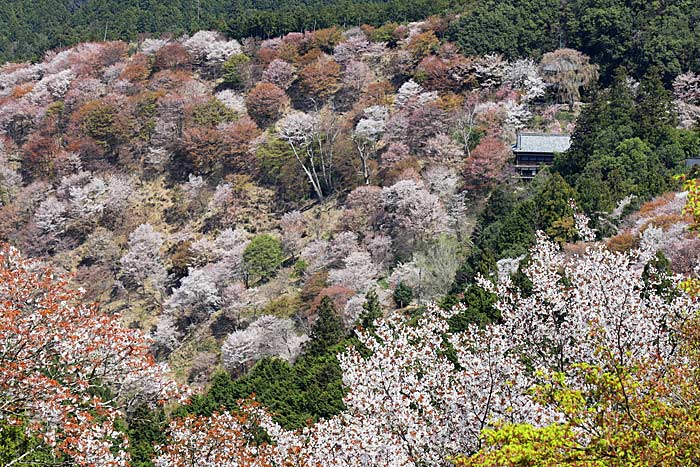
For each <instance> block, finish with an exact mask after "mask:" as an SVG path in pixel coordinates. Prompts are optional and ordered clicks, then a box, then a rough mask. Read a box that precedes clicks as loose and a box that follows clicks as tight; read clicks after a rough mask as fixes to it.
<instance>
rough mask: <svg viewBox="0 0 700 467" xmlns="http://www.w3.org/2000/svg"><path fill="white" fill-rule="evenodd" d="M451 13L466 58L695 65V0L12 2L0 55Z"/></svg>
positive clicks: (0, 26)
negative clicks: (581, 56)
mask: <svg viewBox="0 0 700 467" xmlns="http://www.w3.org/2000/svg"><path fill="white" fill-rule="evenodd" d="M446 13H450V14H453V15H456V18H455V20H454V21H453V22H452V24H451V25H450V27H449V30H448V31H447V37H448V38H449V39H450V40H452V41H454V42H455V43H456V44H458V45H459V46H460V48H461V49H462V51H463V52H464V53H466V54H479V55H480V54H485V53H494V52H497V53H502V54H504V55H506V56H507V57H509V58H512V57H520V56H524V55H533V56H535V57H538V56H541V55H542V54H543V53H545V52H550V51H552V50H554V49H557V48H561V47H571V48H574V49H577V50H580V51H582V52H584V53H586V54H587V55H589V56H590V57H591V58H592V60H593V62H594V63H597V64H599V65H600V67H601V75H602V77H603V82H604V83H605V84H608V83H610V82H611V81H612V76H613V72H614V70H615V69H616V68H617V67H619V66H625V67H626V68H627V69H628V71H629V73H630V74H631V75H633V76H635V77H637V78H640V77H641V76H642V75H643V74H644V73H646V72H647V70H648V69H649V68H650V67H652V66H656V67H659V68H660V69H661V72H662V75H663V78H664V80H665V81H666V82H667V83H669V82H670V80H671V79H672V78H673V77H674V76H675V75H677V74H679V73H681V72H684V71H689V70H692V71H698V68H699V67H700V5H698V3H697V2H695V1H693V0H669V1H664V2H646V1H632V0H565V1H562V0H485V1H474V0H432V1H431V0H312V1H301V0H280V1H270V0H267V1H264V0H247V1H243V0H196V1H194V0H187V1H183V0H175V1H160V0H149V1H142V0H123V1H121V0H120V1H114V0H82V1H73V0H40V1H28V0H19V1H13V2H3V4H2V5H0V60H13V61H17V60H35V59H37V58H39V57H41V55H42V54H43V53H44V52H45V51H46V50H48V49H54V48H57V47H65V46H69V45H73V44H75V43H77V42H80V41H91V40H103V39H108V40H134V39H136V38H137V37H138V36H139V35H141V34H151V35H156V36H158V35H161V34H163V33H169V34H173V35H180V34H183V33H190V34H191V33H193V32H196V31H198V30H200V29H215V30H219V31H222V32H224V33H226V34H227V35H229V36H230V37H234V38H237V39H242V38H245V37H260V38H269V37H273V36H277V35H281V34H286V33H288V32H292V31H308V30H315V29H321V28H326V27H329V26H333V25H338V26H342V27H350V26H352V25H356V26H357V25H360V24H363V23H365V24H371V25H374V26H380V25H381V24H384V23H388V22H399V23H401V22H406V21H414V20H419V19H422V18H425V17H427V16H429V15H432V14H446Z"/></svg>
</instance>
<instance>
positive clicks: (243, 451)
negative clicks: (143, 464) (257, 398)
mask: <svg viewBox="0 0 700 467" xmlns="http://www.w3.org/2000/svg"><path fill="white" fill-rule="evenodd" d="M253 426H254V423H252V421H251V420H250V418H249V415H248V414H240V415H234V414H232V413H230V412H223V413H216V414H214V415H212V416H211V417H201V416H197V415H190V416H188V417H185V418H179V419H176V420H174V421H172V422H171V423H170V425H169V427H168V440H167V442H166V443H165V444H163V445H159V446H157V447H156V454H157V457H156V458H155V459H154V461H153V464H154V465H155V466H156V467H191V466H194V465H197V466H202V467H272V466H273V465H274V464H273V463H272V462H271V459H270V452H271V451H272V449H273V448H272V447H271V446H269V445H263V446H258V445H256V444H255V442H254V440H253V436H252V434H251V428H252V427H253Z"/></svg>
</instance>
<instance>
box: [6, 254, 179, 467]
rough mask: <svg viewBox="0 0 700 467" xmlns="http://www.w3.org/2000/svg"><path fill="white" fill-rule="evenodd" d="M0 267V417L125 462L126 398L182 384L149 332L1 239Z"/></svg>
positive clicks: (169, 391) (68, 450) (99, 458)
mask: <svg viewBox="0 0 700 467" xmlns="http://www.w3.org/2000/svg"><path fill="white" fill-rule="evenodd" d="M0 276H1V277H3V278H4V280H3V281H1V283H0V313H2V316H3V320H2V323H1V324H0V343H1V344H0V398H2V401H3V403H2V404H0V420H2V421H3V422H5V423H12V424H21V425H24V426H25V427H26V428H27V429H28V430H30V431H31V432H33V433H36V434H38V435H39V436H40V437H41V438H42V439H43V440H44V441H45V443H46V445H47V446H49V447H50V448H52V449H55V450H56V451H57V452H58V453H62V454H64V455H67V456H69V458H70V459H71V460H72V462H73V463H75V464H76V465H80V466H93V465H103V466H114V467H117V466H123V465H125V464H126V462H127V461H128V454H127V453H126V452H125V451H124V446H125V442H126V440H125V438H124V434H123V433H120V432H118V431H116V429H115V426H114V422H115V421H116V420H117V418H119V417H122V416H123V415H124V410H128V409H129V407H131V406H132V405H133V404H140V403H144V402H146V403H150V404H155V403H156V402H157V401H160V400H165V399H169V398H171V397H173V396H176V395H177V394H178V392H179V389H178V387H177V385H176V384H175V383H174V382H173V380H172V379H170V378H169V376H168V369H167V367H166V366H165V365H162V364H161V365H157V364H156V363H155V361H154V359H153V357H152V356H151V355H150V353H149V346H150V341H149V340H148V339H146V338H145V337H144V336H142V335H141V334H140V332H139V331H137V330H133V329H127V328H124V327H122V326H121V324H120V322H119V320H120V317H119V315H115V314H109V315H108V314H104V313H101V312H100V311H99V310H98V309H97V307H96V306H94V305H88V304H82V303H81V302H82V300H83V297H82V294H81V293H80V292H76V291H74V290H72V289H71V288H70V287H69V286H68V282H67V280H66V279H65V278H63V277H60V276H58V275H57V274H55V272H54V271H52V270H51V269H48V268H46V267H43V266H41V265H40V264H39V263H37V262H34V261H29V260H26V259H24V258H23V257H22V256H21V255H20V254H19V252H18V251H17V250H15V249H14V248H12V247H9V246H6V245H5V246H3V247H2V248H1V249H0ZM98 394H104V395H103V396H100V395H98ZM108 394H109V395H108Z"/></svg>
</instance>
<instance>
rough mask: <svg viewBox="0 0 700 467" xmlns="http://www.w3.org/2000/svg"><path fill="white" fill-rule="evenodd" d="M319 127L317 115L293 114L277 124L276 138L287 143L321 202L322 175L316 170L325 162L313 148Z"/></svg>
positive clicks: (322, 166)
mask: <svg viewBox="0 0 700 467" xmlns="http://www.w3.org/2000/svg"><path fill="white" fill-rule="evenodd" d="M319 126H320V121H319V118H318V116H317V115H315V114H308V113H304V112H295V113H292V114H289V115H288V116H286V117H285V118H283V119H282V120H281V121H280V122H278V124H277V136H278V137H279V138H280V139H281V140H283V141H285V142H287V144H288V145H289V147H290V148H291V149H292V152H293V153H294V157H295V158H296V160H297V162H299V165H300V167H301V168H302V170H303V171H304V174H305V175H306V178H307V179H308V180H309V183H310V184H311V186H312V187H313V190H314V193H316V197H317V198H318V199H319V200H323V198H324V194H323V187H322V180H323V179H322V177H323V173H321V174H319V173H318V170H317V169H318V168H325V167H326V161H325V160H324V159H323V153H319V152H318V151H317V150H316V147H315V143H316V140H317V135H318V134H319ZM319 159H321V160H319ZM324 170H325V169H324Z"/></svg>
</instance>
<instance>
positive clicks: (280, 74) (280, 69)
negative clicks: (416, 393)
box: [262, 58, 296, 91]
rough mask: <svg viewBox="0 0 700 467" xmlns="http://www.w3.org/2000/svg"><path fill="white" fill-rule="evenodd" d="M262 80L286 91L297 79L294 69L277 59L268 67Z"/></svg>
mask: <svg viewBox="0 0 700 467" xmlns="http://www.w3.org/2000/svg"><path fill="white" fill-rule="evenodd" d="M262 79H263V81H267V82H268V83H272V84H274V85H275V86H277V87H278V88H280V89H283V90H285V91H286V90H287V89H289V86H291V85H292V82H294V80H295V79H296V76H295V74H294V67H293V66H292V65H291V64H289V63H287V62H285V61H284V60H280V59H278V58H277V59H275V60H273V61H271V62H270V64H269V65H268V66H267V68H266V69H265V71H264V72H263V74H262Z"/></svg>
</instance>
